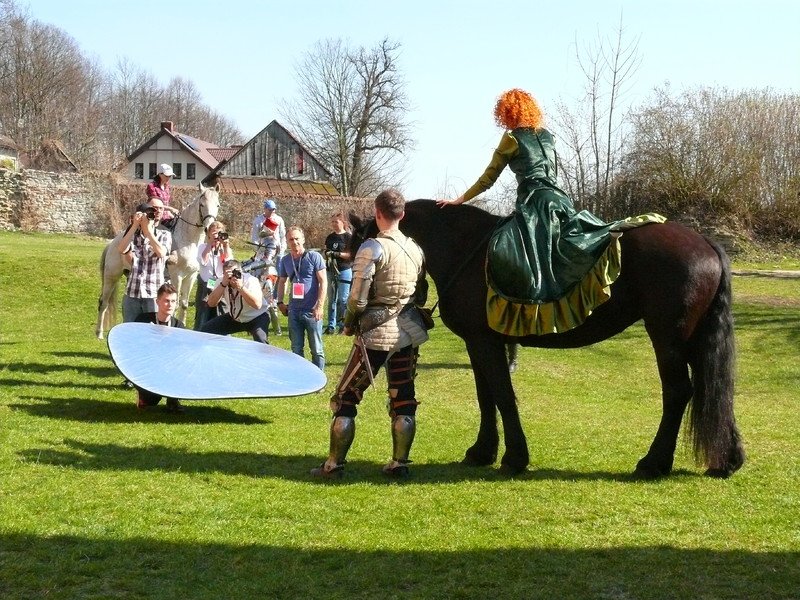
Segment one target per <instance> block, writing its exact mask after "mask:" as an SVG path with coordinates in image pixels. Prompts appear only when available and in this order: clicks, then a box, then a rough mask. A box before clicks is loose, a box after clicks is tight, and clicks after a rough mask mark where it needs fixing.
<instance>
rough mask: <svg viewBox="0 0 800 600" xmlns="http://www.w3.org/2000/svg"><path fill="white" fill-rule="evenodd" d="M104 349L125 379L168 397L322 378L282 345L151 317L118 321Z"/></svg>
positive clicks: (291, 391)
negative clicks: (168, 324) (178, 325)
mask: <svg viewBox="0 0 800 600" xmlns="http://www.w3.org/2000/svg"><path fill="white" fill-rule="evenodd" d="M108 349H109V351H110V352H111V358H112V359H113V360H114V363H115V364H116V365H117V368H118V369H119V370H120V372H121V373H122V374H123V375H124V376H125V377H127V378H128V380H129V381H132V382H133V383H135V384H136V385H138V386H139V387H141V388H144V389H146V390H148V391H150V392H153V393H154V394H159V395H161V396H166V397H168V398H180V399H184V400H211V399H215V398H279V397H284V396H300V395H302V394H311V393H313V392H317V391H319V390H321V389H322V388H323V387H325V383H326V382H327V378H326V377H325V373H323V372H322V371H320V370H319V369H318V368H317V367H315V366H314V365H313V364H312V363H310V362H309V361H307V360H305V359H304V358H302V357H301V356H298V355H297V354H293V353H291V352H289V351H287V350H283V349H282V348H276V347H275V346H269V345H267V344H261V343H258V342H254V341H251V340H244V339H240V338H235V337H231V336H224V335H214V334H211V333H201V332H199V331H192V330H191V329H176V328H175V327H163V326H161V325H153V324H152V323H122V324H120V325H117V326H116V327H114V328H113V329H111V331H109V332H108Z"/></svg>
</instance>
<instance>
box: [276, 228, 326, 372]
mask: <svg viewBox="0 0 800 600" xmlns="http://www.w3.org/2000/svg"><path fill="white" fill-rule="evenodd" d="M286 242H287V248H288V250H289V252H288V253H287V254H286V255H285V256H283V257H282V258H281V259H280V261H278V310H280V311H281V313H283V315H284V316H286V317H288V318H289V341H290V342H291V344H292V352H294V353H295V354H299V355H300V356H303V347H304V346H305V337H306V334H307V335H308V349H309V350H310V352H311V362H312V363H314V364H315V365H316V366H317V367H319V368H320V369H321V370H324V369H325V352H324V349H323V347H322V313H323V310H324V307H325V294H326V291H327V288H328V278H327V277H326V275H325V261H324V260H323V258H322V255H321V254H320V253H319V252H314V251H313V250H306V249H305V243H306V238H305V235H304V234H303V230H302V229H300V228H299V227H297V226H292V227H289V228H288V229H287V230H286ZM287 280H288V281H289V282H290V285H288V286H287V284H286V282H287ZM287 287H288V288H289V289H288V291H289V304H288V305H287V304H285V303H284V301H283V300H284V298H285V296H286V291H287Z"/></svg>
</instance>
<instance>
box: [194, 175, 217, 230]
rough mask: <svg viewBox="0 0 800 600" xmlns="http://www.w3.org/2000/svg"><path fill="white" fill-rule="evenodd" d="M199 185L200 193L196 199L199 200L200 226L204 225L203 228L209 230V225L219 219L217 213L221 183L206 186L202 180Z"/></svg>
mask: <svg viewBox="0 0 800 600" xmlns="http://www.w3.org/2000/svg"><path fill="white" fill-rule="evenodd" d="M197 187H198V189H199V190H200V194H199V195H198V197H197V198H196V199H195V200H196V201H199V202H198V210H199V214H198V218H199V219H200V223H199V224H198V226H199V227H202V228H203V230H207V229H208V226H209V225H211V223H213V222H214V221H216V220H217V214H219V183H217V184H216V185H214V186H213V187H206V186H204V185H203V184H202V182H201V183H200V184H199V185H198V186H197ZM192 204H194V202H193V203H192Z"/></svg>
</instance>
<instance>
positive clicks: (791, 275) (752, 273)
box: [731, 269, 800, 279]
mask: <svg viewBox="0 0 800 600" xmlns="http://www.w3.org/2000/svg"><path fill="white" fill-rule="evenodd" d="M731 273H733V274H734V275H737V276H740V277H779V278H781V279H800V271H757V270H755V269H732V270H731Z"/></svg>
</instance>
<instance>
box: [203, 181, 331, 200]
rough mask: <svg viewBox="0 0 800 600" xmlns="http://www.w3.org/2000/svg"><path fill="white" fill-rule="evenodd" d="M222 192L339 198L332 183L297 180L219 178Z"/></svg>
mask: <svg viewBox="0 0 800 600" xmlns="http://www.w3.org/2000/svg"><path fill="white" fill-rule="evenodd" d="M219 184H220V186H221V191H222V192H223V193H228V194H258V195H260V196H278V197H287V196H288V197H296V198H304V197H308V198H312V197H313V198H319V197H337V198H338V197H339V192H338V191H337V190H336V188H335V187H334V186H333V184H332V183H328V182H324V181H303V180H297V179H291V180H289V179H266V178H264V177H225V176H222V177H220V178H219Z"/></svg>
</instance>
